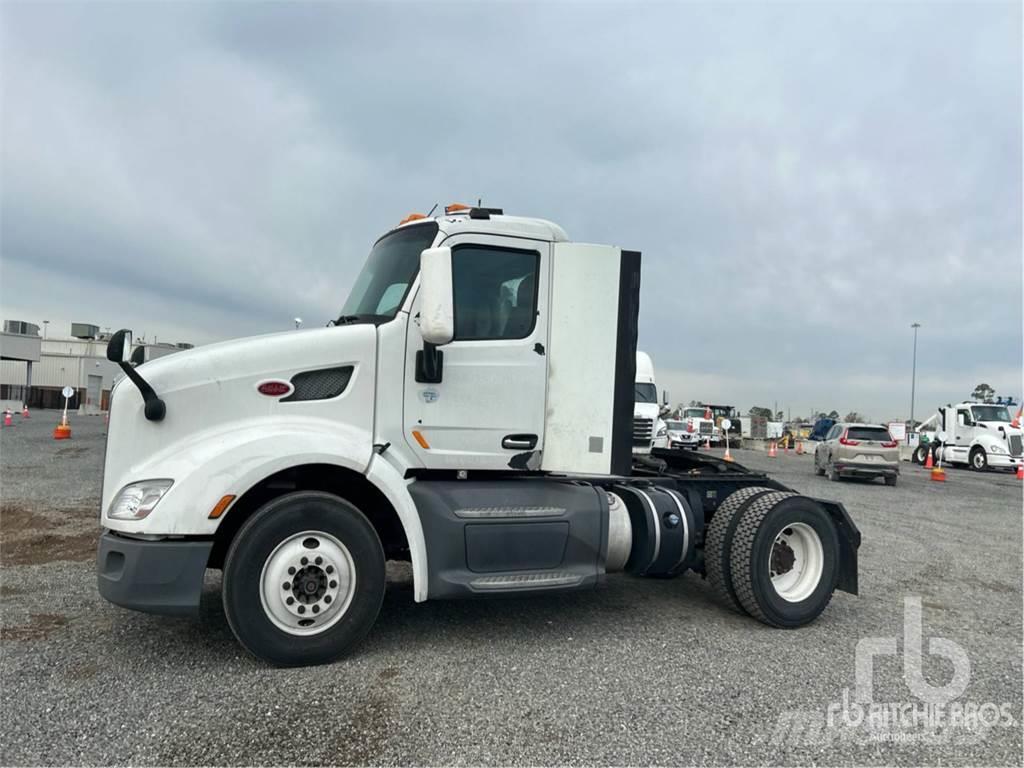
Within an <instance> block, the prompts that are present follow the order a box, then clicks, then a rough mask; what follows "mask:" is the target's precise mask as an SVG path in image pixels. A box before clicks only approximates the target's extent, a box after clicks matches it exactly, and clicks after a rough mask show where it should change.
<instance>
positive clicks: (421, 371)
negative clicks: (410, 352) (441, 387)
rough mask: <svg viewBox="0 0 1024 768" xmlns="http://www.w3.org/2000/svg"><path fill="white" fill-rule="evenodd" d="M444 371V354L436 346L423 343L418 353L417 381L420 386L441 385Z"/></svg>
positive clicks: (426, 342) (427, 342)
mask: <svg viewBox="0 0 1024 768" xmlns="http://www.w3.org/2000/svg"><path fill="white" fill-rule="evenodd" d="M443 370H444V352H442V351H441V350H439V349H438V348H437V345H436V344H431V343H430V342H429V341H424V342H423V349H421V350H419V351H418V352H417V353H416V381H417V383H419V384H440V383H441V379H442V378H443V377H442V371H443Z"/></svg>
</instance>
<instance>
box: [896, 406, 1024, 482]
mask: <svg viewBox="0 0 1024 768" xmlns="http://www.w3.org/2000/svg"><path fill="white" fill-rule="evenodd" d="M918 429H919V431H920V432H921V434H922V435H923V436H927V437H928V440H927V441H925V440H923V439H922V440H921V441H920V442H919V443H918V446H917V448H916V449H915V450H914V461H916V462H918V463H923V462H924V461H925V460H926V459H927V457H928V451H929V450H931V451H932V452H933V458H934V459H935V460H938V459H939V458H941V459H942V462H943V463H944V464H966V465H968V466H970V467H971V468H972V469H975V470H979V471H982V470H986V469H988V468H989V467H993V468H998V469H1011V470H1016V469H1017V467H1018V466H1020V465H1021V464H1024V453H1022V445H1021V434H1022V433H1021V429H1020V427H1019V426H1014V425H1013V423H1012V422H1011V420H1010V409H1009V408H1008V407H1007V406H1005V405H1002V404H996V403H977V402H970V401H965V402H962V403H957V404H956V405H945V406H942V407H940V408H939V409H938V411H936V412H935V413H934V414H932V416H931V417H929V418H928V419H926V420H925V421H923V422H921V424H920V426H919V427H918ZM939 435H944V436H945V440H944V441H943V440H941V439H939Z"/></svg>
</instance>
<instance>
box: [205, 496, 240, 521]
mask: <svg viewBox="0 0 1024 768" xmlns="http://www.w3.org/2000/svg"><path fill="white" fill-rule="evenodd" d="M234 500H235V497H234V496H230V495H229V496H222V497H221V499H220V501H218V502H217V506H215V507H214V508H213V509H211V510H210V519H211V520H216V519H217V518H218V517H220V516H221V515H223V514H224V511H225V510H226V509H227V508H228V507H230V506H231V502H232V501H234Z"/></svg>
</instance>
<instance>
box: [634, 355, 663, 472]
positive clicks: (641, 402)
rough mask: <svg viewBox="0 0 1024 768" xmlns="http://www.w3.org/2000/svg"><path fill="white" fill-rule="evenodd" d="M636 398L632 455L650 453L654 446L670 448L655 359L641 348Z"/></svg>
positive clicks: (637, 370) (638, 360)
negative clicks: (659, 394) (659, 395)
mask: <svg viewBox="0 0 1024 768" xmlns="http://www.w3.org/2000/svg"><path fill="white" fill-rule="evenodd" d="M633 398H634V403H633V455H634V456H647V455H649V454H650V453H651V449H652V448H668V426H667V425H666V424H665V422H664V421H662V419H661V410H662V406H661V405H660V404H659V403H658V384H657V381H656V380H655V378H654V363H653V362H651V356H650V355H648V354H647V353H646V352H641V351H639V350H638V351H637V353H636V374H635V381H634V391H633Z"/></svg>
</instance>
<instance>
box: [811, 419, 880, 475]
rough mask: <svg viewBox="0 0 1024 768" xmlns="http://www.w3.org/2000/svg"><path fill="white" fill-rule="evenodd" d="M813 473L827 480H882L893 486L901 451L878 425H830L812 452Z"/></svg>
mask: <svg viewBox="0 0 1024 768" xmlns="http://www.w3.org/2000/svg"><path fill="white" fill-rule="evenodd" d="M814 471H815V473H816V474H818V475H828V479H829V480H839V479H840V478H843V477H867V478H872V479H873V478H876V477H881V478H883V479H884V480H885V484H886V485H896V480H897V479H898V478H899V475H900V449H899V446H898V445H897V443H896V441H895V440H893V439H892V436H891V435H890V434H889V430H888V429H886V428H885V427H883V426H881V425H878V424H846V423H842V422H840V423H838V424H833V425H832V428H831V429H830V430H829V431H828V432H827V433H826V435H825V439H824V440H823V441H821V442H820V443H818V445H817V447H815V449H814Z"/></svg>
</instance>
